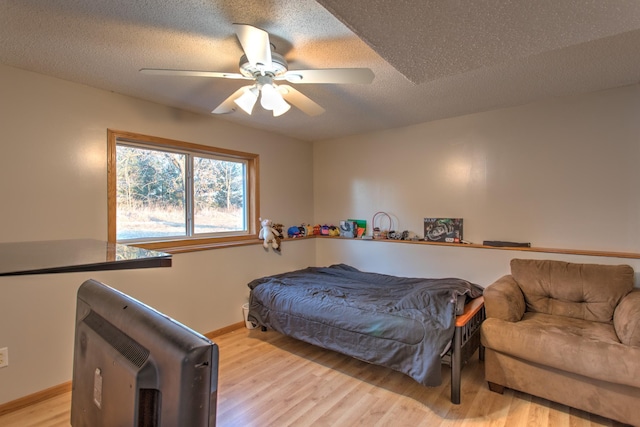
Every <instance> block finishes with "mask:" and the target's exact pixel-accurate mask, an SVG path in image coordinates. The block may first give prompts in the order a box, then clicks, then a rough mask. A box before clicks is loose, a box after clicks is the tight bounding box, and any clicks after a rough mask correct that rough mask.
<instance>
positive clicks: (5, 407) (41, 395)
mask: <svg viewBox="0 0 640 427" xmlns="http://www.w3.org/2000/svg"><path fill="white" fill-rule="evenodd" d="M243 327H244V322H238V323H234V324H233V325H229V326H225V327H224V328H221V329H216V330H215V331H211V332H207V333H206V334H203V335H204V336H205V337H207V338H209V339H214V338H216V337H219V336H220V335H224V334H228V333H229V332H233V331H235V330H238V329H240V328H243ZM70 391H71V381H67V382H66V383H62V384H58V385H56V386H53V387H50V388H48V389H45V390H41V391H38V392H35V393H33V394H29V395H27V396H24V397H20V398H18V399H16V400H12V401H10V402H7V403H3V404H0V415H4V414H8V413H9V412H14V411H17V410H19V409H22V408H26V407H28V406H31V405H35V404H36V403H40V402H42V401H45V400H47V399H51V398H52V397H56V396H59V395H61V394H64V393H68V392H70Z"/></svg>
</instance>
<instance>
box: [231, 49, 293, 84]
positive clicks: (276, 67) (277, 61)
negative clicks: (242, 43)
mask: <svg viewBox="0 0 640 427" xmlns="http://www.w3.org/2000/svg"><path fill="white" fill-rule="evenodd" d="M288 67H289V64H287V61H286V60H285V59H284V57H283V56H282V55H280V54H278V53H275V52H271V64H256V66H255V67H254V66H253V65H251V64H250V63H249V60H248V59H247V55H242V57H240V73H241V74H242V75H243V76H245V77H252V78H257V77H258V76H262V75H271V76H272V77H275V76H280V75H282V74H284V73H286V72H287V70H288Z"/></svg>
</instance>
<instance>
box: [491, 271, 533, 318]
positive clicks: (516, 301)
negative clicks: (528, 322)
mask: <svg viewBox="0 0 640 427" xmlns="http://www.w3.org/2000/svg"><path fill="white" fill-rule="evenodd" d="M484 295H485V300H484V309H485V310H486V313H487V317H496V318H498V319H502V320H505V321H507V322H517V321H519V320H520V319H522V316H523V315H524V311H525V309H526V305H525V303H524V295H523V294H522V291H521V290H520V287H519V286H518V284H517V283H516V281H515V280H513V277H512V276H510V275H506V276H502V277H501V278H499V279H498V280H496V281H495V282H494V283H492V284H491V286H489V287H487V288H485V290H484Z"/></svg>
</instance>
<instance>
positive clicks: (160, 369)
mask: <svg viewBox="0 0 640 427" xmlns="http://www.w3.org/2000/svg"><path fill="white" fill-rule="evenodd" d="M217 389H218V346H217V345H216V344H215V343H213V342H211V341H210V340H209V339H207V338H206V337H204V336H203V335H201V334H199V333H197V332H195V331H193V330H192V329H189V328H188V327H186V326H184V325H182V324H181V323H179V322H177V321H175V320H173V319H171V318H170V317H168V316H166V315H164V314H162V313H160V312H159V311H157V310H155V309H153V308H151V307H149V306H147V305H145V304H143V303H142V302H140V301H138V300H136V299H134V298H132V297H130V296H128V295H126V294H124V293H122V292H120V291H117V290H115V289H113V288H111V287H109V286H106V285H104V284H102V283H100V282H97V281H95V280H87V281H86V282H84V283H83V284H82V285H81V286H80V288H79V289H78V294H77V307H76V325H75V342H74V355H73V389H72V394H71V425H72V426H74V427H84V426H86V427H100V426H104V427H107V426H108V427H112V426H127V427H128V426H138V427H149V426H190V427H196V426H203V427H204V426H208V427H211V426H215V423H216V405H217Z"/></svg>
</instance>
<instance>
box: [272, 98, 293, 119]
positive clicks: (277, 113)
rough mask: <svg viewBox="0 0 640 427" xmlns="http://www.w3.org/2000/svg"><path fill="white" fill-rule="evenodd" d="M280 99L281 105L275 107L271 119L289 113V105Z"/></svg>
mask: <svg viewBox="0 0 640 427" xmlns="http://www.w3.org/2000/svg"><path fill="white" fill-rule="evenodd" d="M280 99H281V100H282V103H280V104H279V105H278V106H276V108H274V109H273V117H278V116H281V115H283V114H284V113H286V112H287V111H289V108H291V105H289V104H287V101H285V100H284V99H282V98H280Z"/></svg>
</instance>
